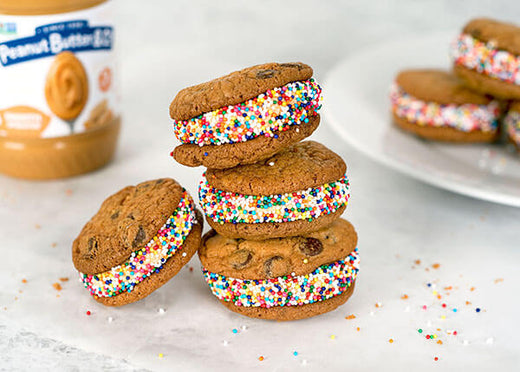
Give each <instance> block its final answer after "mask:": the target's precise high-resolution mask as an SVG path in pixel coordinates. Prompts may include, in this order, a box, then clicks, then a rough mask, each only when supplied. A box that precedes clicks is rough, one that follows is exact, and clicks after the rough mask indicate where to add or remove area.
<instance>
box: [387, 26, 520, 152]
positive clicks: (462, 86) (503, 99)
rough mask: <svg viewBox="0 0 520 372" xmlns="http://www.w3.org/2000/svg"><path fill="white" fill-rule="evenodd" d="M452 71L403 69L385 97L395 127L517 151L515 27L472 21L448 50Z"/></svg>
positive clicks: (519, 52) (519, 98) (519, 56)
mask: <svg viewBox="0 0 520 372" xmlns="http://www.w3.org/2000/svg"><path fill="white" fill-rule="evenodd" d="M451 56H452V59H453V71H444V70H436V69H422V70H405V71H402V72H400V73H399V75H398V76H397V78H396V80H395V82H394V84H393V86H392V87H391V92H390V101H391V107H392V114H393V118H394V122H395V124H396V125H397V126H398V127H400V128H401V129H403V130H405V131H407V132H411V133H414V134H416V135H417V136H419V137H422V138H426V139H430V140H438V141H448V142H461V143H470V142H473V143H475V142H481V143H482V142H495V141H497V140H498V139H499V138H500V137H501V132H502V131H503V132H504V133H505V137H506V138H507V140H508V141H509V142H511V143H513V144H514V145H515V146H516V148H517V150H519V151H520V27H517V26H515V25H513V24H509V23H504V22H499V21H496V20H492V19H486V18H479V19H474V20H471V21H470V22H469V23H468V24H467V25H466V26H465V27H464V28H463V30H462V32H461V33H460V34H459V35H458V36H457V37H456V39H455V40H454V41H453V43H452V45H451Z"/></svg>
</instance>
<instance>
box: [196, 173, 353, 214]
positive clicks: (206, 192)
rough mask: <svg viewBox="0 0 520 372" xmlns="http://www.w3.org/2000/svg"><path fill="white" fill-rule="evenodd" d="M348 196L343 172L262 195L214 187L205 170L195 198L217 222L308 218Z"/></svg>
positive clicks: (333, 207) (334, 207) (335, 206)
mask: <svg viewBox="0 0 520 372" xmlns="http://www.w3.org/2000/svg"><path fill="white" fill-rule="evenodd" d="M349 198H350V193H349V181H348V178H347V175H344V176H343V177H342V178H341V179H339V180H338V181H335V182H331V183H327V184H325V185H322V186H318V187H311V188H308V189H307V190H303V191H296V192H293V193H285V194H275V195H266V196H264V195H243V194H238V193H233V192H227V191H223V190H219V189H216V188H214V187H212V186H210V185H209V183H208V181H207V179H206V174H205V173H204V174H203V176H202V181H201V182H200V185H199V200H200V204H201V206H202V209H203V211H204V213H205V214H206V216H208V217H209V218H211V219H212V220H214V221H216V222H219V223H264V222H288V221H296V220H309V221H312V220H313V219H315V218H318V217H319V216H321V215H327V214H330V213H333V212H335V211H337V210H338V209H339V208H341V207H342V206H344V205H347V204H348V200H349Z"/></svg>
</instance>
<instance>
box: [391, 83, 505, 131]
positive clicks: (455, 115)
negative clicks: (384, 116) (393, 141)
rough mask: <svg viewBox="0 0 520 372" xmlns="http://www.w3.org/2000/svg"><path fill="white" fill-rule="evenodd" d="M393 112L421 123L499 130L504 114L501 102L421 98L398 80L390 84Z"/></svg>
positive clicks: (467, 129) (466, 128) (433, 125)
mask: <svg viewBox="0 0 520 372" xmlns="http://www.w3.org/2000/svg"><path fill="white" fill-rule="evenodd" d="M390 102H391V104H392V112H393V113H394V114H395V115H396V116H397V117H400V118H403V119H406V120H407V121H409V122H412V123H415V124H418V125H420V126H431V127H437V128H440V127H450V128H454V129H457V130H460V131H463V132H471V131H476V130H478V131H482V132H496V130H497V128H498V118H499V116H500V112H501V110H500V104H499V102H498V101H491V102H490V103H489V104H488V105H476V104H470V103H467V104H464V105H455V104H450V105H441V104H438V103H435V102H425V101H421V100H419V99H417V98H415V97H413V96H411V95H409V94H408V93H406V92H405V91H404V90H403V89H402V88H401V87H400V86H399V85H397V84H396V83H394V84H392V87H391V88H390Z"/></svg>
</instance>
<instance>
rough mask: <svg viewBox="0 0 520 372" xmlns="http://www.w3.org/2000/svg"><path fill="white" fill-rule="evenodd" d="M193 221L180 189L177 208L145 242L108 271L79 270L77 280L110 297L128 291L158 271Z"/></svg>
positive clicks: (187, 198) (186, 197) (96, 293)
mask: <svg viewBox="0 0 520 372" xmlns="http://www.w3.org/2000/svg"><path fill="white" fill-rule="evenodd" d="M196 223H197V219H196V217H195V206H194V203H193V199H192V198H191V196H190V195H189V194H188V192H187V191H184V193H183V195H182V198H181V200H180V202H179V206H178V207H177V209H176V210H175V211H174V212H173V214H172V215H171V216H170V217H169V218H168V220H167V221H166V223H165V224H164V225H163V226H162V227H161V228H160V229H159V231H158V232H157V234H156V235H155V236H154V237H153V239H152V240H150V242H148V244H146V246H144V247H143V248H141V249H139V250H137V251H135V252H133V253H132V255H131V256H130V258H129V259H128V260H127V261H126V262H124V263H123V264H121V265H119V266H116V267H113V268H112V269H110V270H109V271H106V272H104V273H100V274H95V275H88V274H83V273H80V281H81V282H83V284H84V285H85V288H87V289H88V290H89V291H90V294H91V295H93V296H98V297H112V296H116V295H118V294H120V293H122V292H131V291H132V290H133V289H134V287H135V286H136V285H137V284H139V283H140V282H142V281H143V280H145V279H146V278H147V277H149V276H150V275H152V274H153V273H155V272H159V271H160V270H161V268H162V267H163V265H164V264H165V262H166V261H167V260H168V259H169V258H170V257H172V256H173V255H174V254H175V253H176V252H177V250H179V249H181V248H182V244H183V243H184V240H185V239H186V237H187V236H188V234H189V233H190V231H191V228H192V227H193V225H194V224H196Z"/></svg>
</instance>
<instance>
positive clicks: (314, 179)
mask: <svg viewBox="0 0 520 372" xmlns="http://www.w3.org/2000/svg"><path fill="white" fill-rule="evenodd" d="M346 170H347V166H346V164H345V162H344V161H343V159H341V157H340V156H339V155H337V154H336V153H334V152H332V151H331V150H329V149H328V148H327V147H325V146H323V145H322V144H321V143H318V142H315V141H305V142H300V143H297V144H295V145H292V146H290V147H288V148H286V149H284V150H282V151H281V152H279V153H278V154H276V155H274V156H272V157H270V158H269V159H267V160H264V161H262V162H259V163H255V164H249V165H242V166H238V167H235V168H230V169H208V170H207V171H206V178H207V180H208V183H209V184H210V185H211V186H213V187H215V188H217V189H220V190H223V191H228V192H236V193H239V194H244V195H273V194H282V193H288V192H294V191H300V190H306V189H308V188H310V187H317V186H321V185H323V184H326V183H329V182H333V181H337V180H339V179H340V178H341V177H343V175H344V174H345V172H346Z"/></svg>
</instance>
